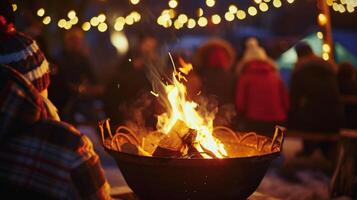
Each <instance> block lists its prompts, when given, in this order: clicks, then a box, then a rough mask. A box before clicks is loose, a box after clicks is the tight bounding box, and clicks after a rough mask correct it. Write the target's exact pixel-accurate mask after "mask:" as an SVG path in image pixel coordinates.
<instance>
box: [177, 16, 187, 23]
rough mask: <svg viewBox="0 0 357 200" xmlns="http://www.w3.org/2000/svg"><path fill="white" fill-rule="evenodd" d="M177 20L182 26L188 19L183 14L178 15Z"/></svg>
mask: <svg viewBox="0 0 357 200" xmlns="http://www.w3.org/2000/svg"><path fill="white" fill-rule="evenodd" d="M177 19H178V21H179V22H180V23H181V24H184V23H186V22H187V20H188V17H187V15H185V14H180V15H179V16H178V18H177Z"/></svg>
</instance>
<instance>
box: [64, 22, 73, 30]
mask: <svg viewBox="0 0 357 200" xmlns="http://www.w3.org/2000/svg"><path fill="white" fill-rule="evenodd" d="M64 28H65V29H66V30H69V29H71V28H72V24H71V23H69V22H65V24H64Z"/></svg>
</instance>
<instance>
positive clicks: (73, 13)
mask: <svg viewBox="0 0 357 200" xmlns="http://www.w3.org/2000/svg"><path fill="white" fill-rule="evenodd" d="M67 16H68V18H69V19H73V18H75V17H76V11H74V10H71V11H69V12H68V14H67Z"/></svg>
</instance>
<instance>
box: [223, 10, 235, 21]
mask: <svg viewBox="0 0 357 200" xmlns="http://www.w3.org/2000/svg"><path fill="white" fill-rule="evenodd" d="M224 18H225V19H226V20H227V21H229V22H231V21H233V20H234V15H233V14H232V13H231V12H226V14H224Z"/></svg>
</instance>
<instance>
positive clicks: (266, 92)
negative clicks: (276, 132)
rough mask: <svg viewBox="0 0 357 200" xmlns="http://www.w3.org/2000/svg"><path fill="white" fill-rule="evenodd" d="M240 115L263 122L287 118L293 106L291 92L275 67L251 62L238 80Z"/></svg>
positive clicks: (237, 94) (238, 109)
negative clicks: (290, 107)
mask: <svg viewBox="0 0 357 200" xmlns="http://www.w3.org/2000/svg"><path fill="white" fill-rule="evenodd" d="M236 88H237V89H236V107H237V111H238V117H240V116H241V117H245V118H248V119H251V120H259V121H267V122H269V121H284V120H286V118H287V112H288V107H289V98H288V92H287V89H286V88H285V86H284V84H283V82H282V80H281V78H280V76H279V74H278V72H277V71H276V69H275V67H274V66H272V65H271V64H269V63H267V62H264V61H258V60H255V61H250V62H248V63H246V64H245V68H244V71H243V73H242V74H241V76H240V77H239V79H238V81H237V87H236Z"/></svg>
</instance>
